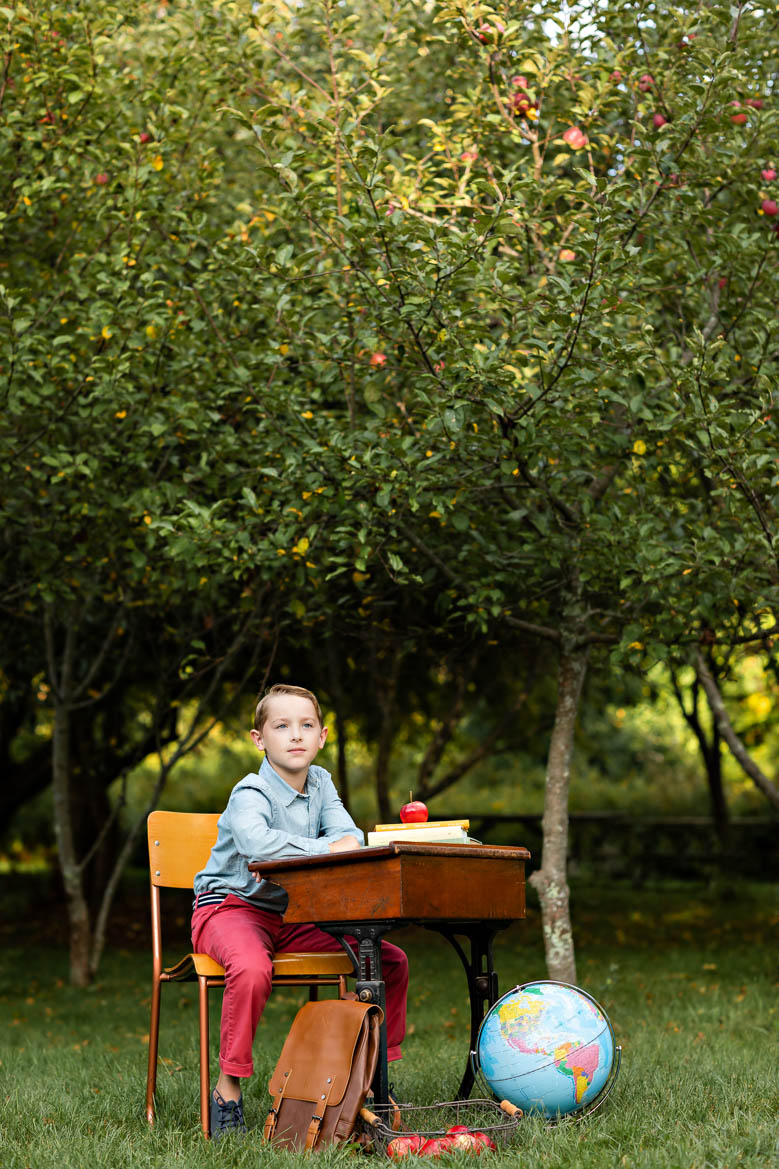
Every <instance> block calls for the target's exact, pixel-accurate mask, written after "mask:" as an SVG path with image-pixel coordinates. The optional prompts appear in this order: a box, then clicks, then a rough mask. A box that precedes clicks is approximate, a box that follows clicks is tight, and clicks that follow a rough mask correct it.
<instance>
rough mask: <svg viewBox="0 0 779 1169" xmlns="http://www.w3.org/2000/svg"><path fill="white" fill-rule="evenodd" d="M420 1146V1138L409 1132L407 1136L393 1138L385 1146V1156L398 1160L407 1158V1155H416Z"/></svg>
mask: <svg viewBox="0 0 779 1169" xmlns="http://www.w3.org/2000/svg"><path fill="white" fill-rule="evenodd" d="M421 1145H422V1138H421V1137H420V1136H418V1135H417V1134H416V1133H415V1132H410V1133H408V1135H407V1136H402V1137H393V1139H392V1140H391V1141H390V1143H389V1144H388V1145H387V1154H388V1156H390V1157H394V1158H395V1159H396V1160H400V1158H401V1157H407V1156H408V1155H409V1153H418V1152H419V1150H420V1146H421Z"/></svg>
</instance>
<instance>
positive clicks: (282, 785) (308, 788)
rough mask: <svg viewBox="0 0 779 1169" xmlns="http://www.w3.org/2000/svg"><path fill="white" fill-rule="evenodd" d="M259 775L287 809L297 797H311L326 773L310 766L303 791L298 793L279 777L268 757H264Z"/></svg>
mask: <svg viewBox="0 0 779 1169" xmlns="http://www.w3.org/2000/svg"><path fill="white" fill-rule="evenodd" d="M260 775H261V777H262V778H263V779H264V780H265V781H266V782H269V783H271V784H272V785H273V787H274V789H275V791H276V794H277V795H278V797H279V799H280V800H281V802H282V803H283V804H284V806H285V807H286V808H288V807H289V805H290V804H291V803H292V801H293V800H294V799H296V798H297V797H298V796H303V797H304V798H305V797H306V796H311V795H313V794H314V791H315V790H316V788H318V787H319V783H320V780H321V777H322V775H327V772H326V771H324V769H323V768H322V767H314V766H313V764H312V766H311V767H309V769H308V775H307V776H306V782H305V784H304V786H303V791H302V792H299V791H296V790H295V788H294V787H292V786H291V785H290V784H288V783H287V781H286V779H283V778H282V777H281V776H280V775H279V773H278V771H276V768H275V767H273V765H272V764H271V763H269V762H268V757H267V755H266V756H265V758H264V759H263V761H262V766H261V767H260Z"/></svg>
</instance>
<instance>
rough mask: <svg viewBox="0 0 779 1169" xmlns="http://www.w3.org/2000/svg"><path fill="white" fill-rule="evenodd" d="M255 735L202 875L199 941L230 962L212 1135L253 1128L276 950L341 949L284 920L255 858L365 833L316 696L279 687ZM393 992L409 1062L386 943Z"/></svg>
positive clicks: (401, 992) (276, 893)
mask: <svg viewBox="0 0 779 1169" xmlns="http://www.w3.org/2000/svg"><path fill="white" fill-rule="evenodd" d="M251 738H252V741H253V743H254V745H255V746H256V747H257V750H258V751H264V752H265V759H264V760H263V763H262V766H261V767H260V771H259V774H252V775H247V776H245V777H244V779H242V780H241V781H240V783H238V784H236V786H235V787H234V788H233V790H232V793H231V795H230V799H229V800H228V803H227V807H226V808H225V810H224V812H223V813H222V815H221V816H220V817H219V825H218V828H219V831H218V835H217V840H216V844H215V845H214V847H213V849H212V850H211V856H210V858H209V860H208V864H207V865H206V867H205V868H204V869H203V870H202V872H200V873H198V874H197V875H196V877H195V907H194V912H193V914H192V944H193V946H194V948H195V950H196V951H197V952H199V953H203V954H209V955H210V956H211V957H212V958H214V959H215V960H216V961H217V962H219V963H220V965H222V966H224V968H225V989H224V998H223V1000H222V1025H221V1036H220V1047H219V1067H220V1075H219V1079H218V1080H217V1083H216V1086H215V1088H214V1090H213V1092H212V1094H211V1135H212V1137H213V1138H214V1139H215V1140H219V1139H221V1137H222V1135H223V1134H224V1133H225V1132H226V1131H228V1130H230V1129H233V1130H237V1131H238V1132H239V1133H244V1132H245V1131H246V1125H245V1123H244V1119H243V1103H242V1096H241V1078H243V1077H246V1076H250V1075H251V1074H252V1071H253V1063H252V1042H253V1040H254V1035H255V1032H256V1030H257V1025H258V1023H259V1021H260V1017H261V1015H262V1012H263V1009H264V1007H265V1003H266V1002H267V1000H268V996H269V994H270V990H271V975H272V966H271V963H272V957H273V953H274V951H276V950H302V951H323V950H328V951H331V950H332V951H337V950H340V949H341V947H340V945H339V944H338V942H337V941H336V940H335V939H334V938H331V937H330V936H329V934H326V933H323V931H322V930H319V929H317V928H316V927H315V926H312V925H304V926H285V925H284V917H283V914H284V911H285V910H286V908H287V895H286V893H285V892H284V890H283V889H282V888H281V887H280V886H279V885H276V884H274V883H272V882H270V881H259V880H258V879H255V876H254V874H253V873H250V872H249V869H248V864H249V862H250V861H255V860H280V859H281V858H282V857H294V856H311V855H319V854H324V853H328V852H345V851H347V850H348V849H352V848H360V847H361V845H362V842H363V834H362V832H361V831H360V829H359V828H358V827H357V825H356V824H355V823H354V821H353V820H352V818H351V816H350V815H349V813H348V812H347V811H346V809H345V808H344V806H343V804H342V803H341V801H340V799H339V798H338V793H337V792H336V790H335V787H334V785H333V782H332V780H331V779H330V775H329V774H328V772H327V771H325V770H324V769H323V768H321V767H315V766H313V761H314V759H315V757H316V754H317V752H318V751H319V750H320V748H322V747H324V745H325V740H326V738H327V727H325V726H322V712H321V710H320V708H319V703H318V702H317V700H316V698H315V697H314V695H313V694H312V693H311V691H310V690H305V689H304V688H303V687H302V686H284V685H280V686H272V687H271V689H270V690H268V692H267V693H266V694H265V696H264V697H263V698H261V699H260V701H259V702H258V704H257V709H256V711H255V718H254V730H253V731H252V732H251ZM382 966H383V972H384V980H385V984H386V993H387V1049H388V1052H387V1054H388V1058H389V1059H390V1060H393V1059H400V1054H401V1053H400V1044H401V1042H402V1040H403V1036H404V1034H405V1029H406V991H407V988H408V962H407V960H406V955H405V954H404V953H403V951H402V950H399V949H398V947H397V946H393V945H391V944H390V943H389V942H382Z"/></svg>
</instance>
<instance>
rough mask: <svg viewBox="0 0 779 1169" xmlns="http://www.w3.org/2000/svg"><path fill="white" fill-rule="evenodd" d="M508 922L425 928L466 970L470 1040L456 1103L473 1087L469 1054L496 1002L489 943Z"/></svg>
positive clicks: (464, 1098) (496, 993) (470, 1055)
mask: <svg viewBox="0 0 779 1169" xmlns="http://www.w3.org/2000/svg"><path fill="white" fill-rule="evenodd" d="M509 924H510V923H509V922H499V923H493V924H490V925H489V926H487V925H485V924H484V923H483V922H474V923H473V924H471V923H465V924H463V925H457V926H452V927H446V926H428V927H427V928H428V929H434V930H435V931H436V932H437V933H439V934H442V935H443V937H445V938H446V940H447V941H448V942H449V943H450V944H451V946H452V947H453V948H454V950H455V953H456V954H457V956H458V957H459V959H460V961H461V962H462V964H463V966H464V967H465V974H466V977H467V979H468V996H469V999H470V1004H471V1038H470V1045H469V1048H468V1062H467V1064H466V1067H465V1074H464V1075H463V1078H462V1080H461V1082H460V1087H459V1089H458V1091H457V1099H458V1100H467V1099H468V1097H469V1096H470V1094H471V1089H472V1088H473V1085H474V1080H475V1078H476V1077H475V1075H474V1071H473V1061H472V1053H473V1052H475V1050H476V1037H477V1035H478V1034H479V1027H480V1026H481V1024H482V1020H483V1019H484V1016H485V1014H486V1013H487V1009H488V1008H489V1007H491V1006H492V1005H493V1003H496V1002H497V1001H498V998H499V997H500V996H499V993H498V975H497V973H496V972H495V967H494V964H493V960H492V942H493V939H494V937H495V934H496V933H497V932H498V930H499V929H505V928H506V926H507V925H509ZM458 934H460V935H464V936H465V937H467V938H468V940H469V941H470V955H468V954H466V953H465V950H464V949H463V947H462V946H461V945H460V943H459V941H458V940H457V935H458Z"/></svg>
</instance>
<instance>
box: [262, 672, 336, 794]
mask: <svg viewBox="0 0 779 1169" xmlns="http://www.w3.org/2000/svg"><path fill="white" fill-rule="evenodd" d="M251 736H252V741H253V742H254V745H255V746H256V747H257V750H258V751H264V752H265V754H266V756H267V758H268V762H269V763H270V764H271V766H272V767H273V768H274V770H275V771H276V772H278V774H279V775H280V776H281V778H282V779H285V780H286V781H287V783H288V784H289V785H290V787H294V788H296V789H297V790H298V791H302V790H303V785H304V784H305V782H306V775H307V774H308V767H309V764H310V763H312V762H313V760H314V759H315V758H316V753H317V751H319V749H320V747H324V745H325V739H326V738H327V727H323V726H321V725H320V722H319V719H318V718H317V715H316V711H315V710H314V706H313V703H312V702H311V700H310V699H308V698H302V697H301V696H300V695H297V694H278V695H276V696H274V697H273V698H271V699H270V701H269V703H268V710H267V718H266V719H265V723H264V724H263V728H262V730H261V731H252V732H251Z"/></svg>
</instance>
